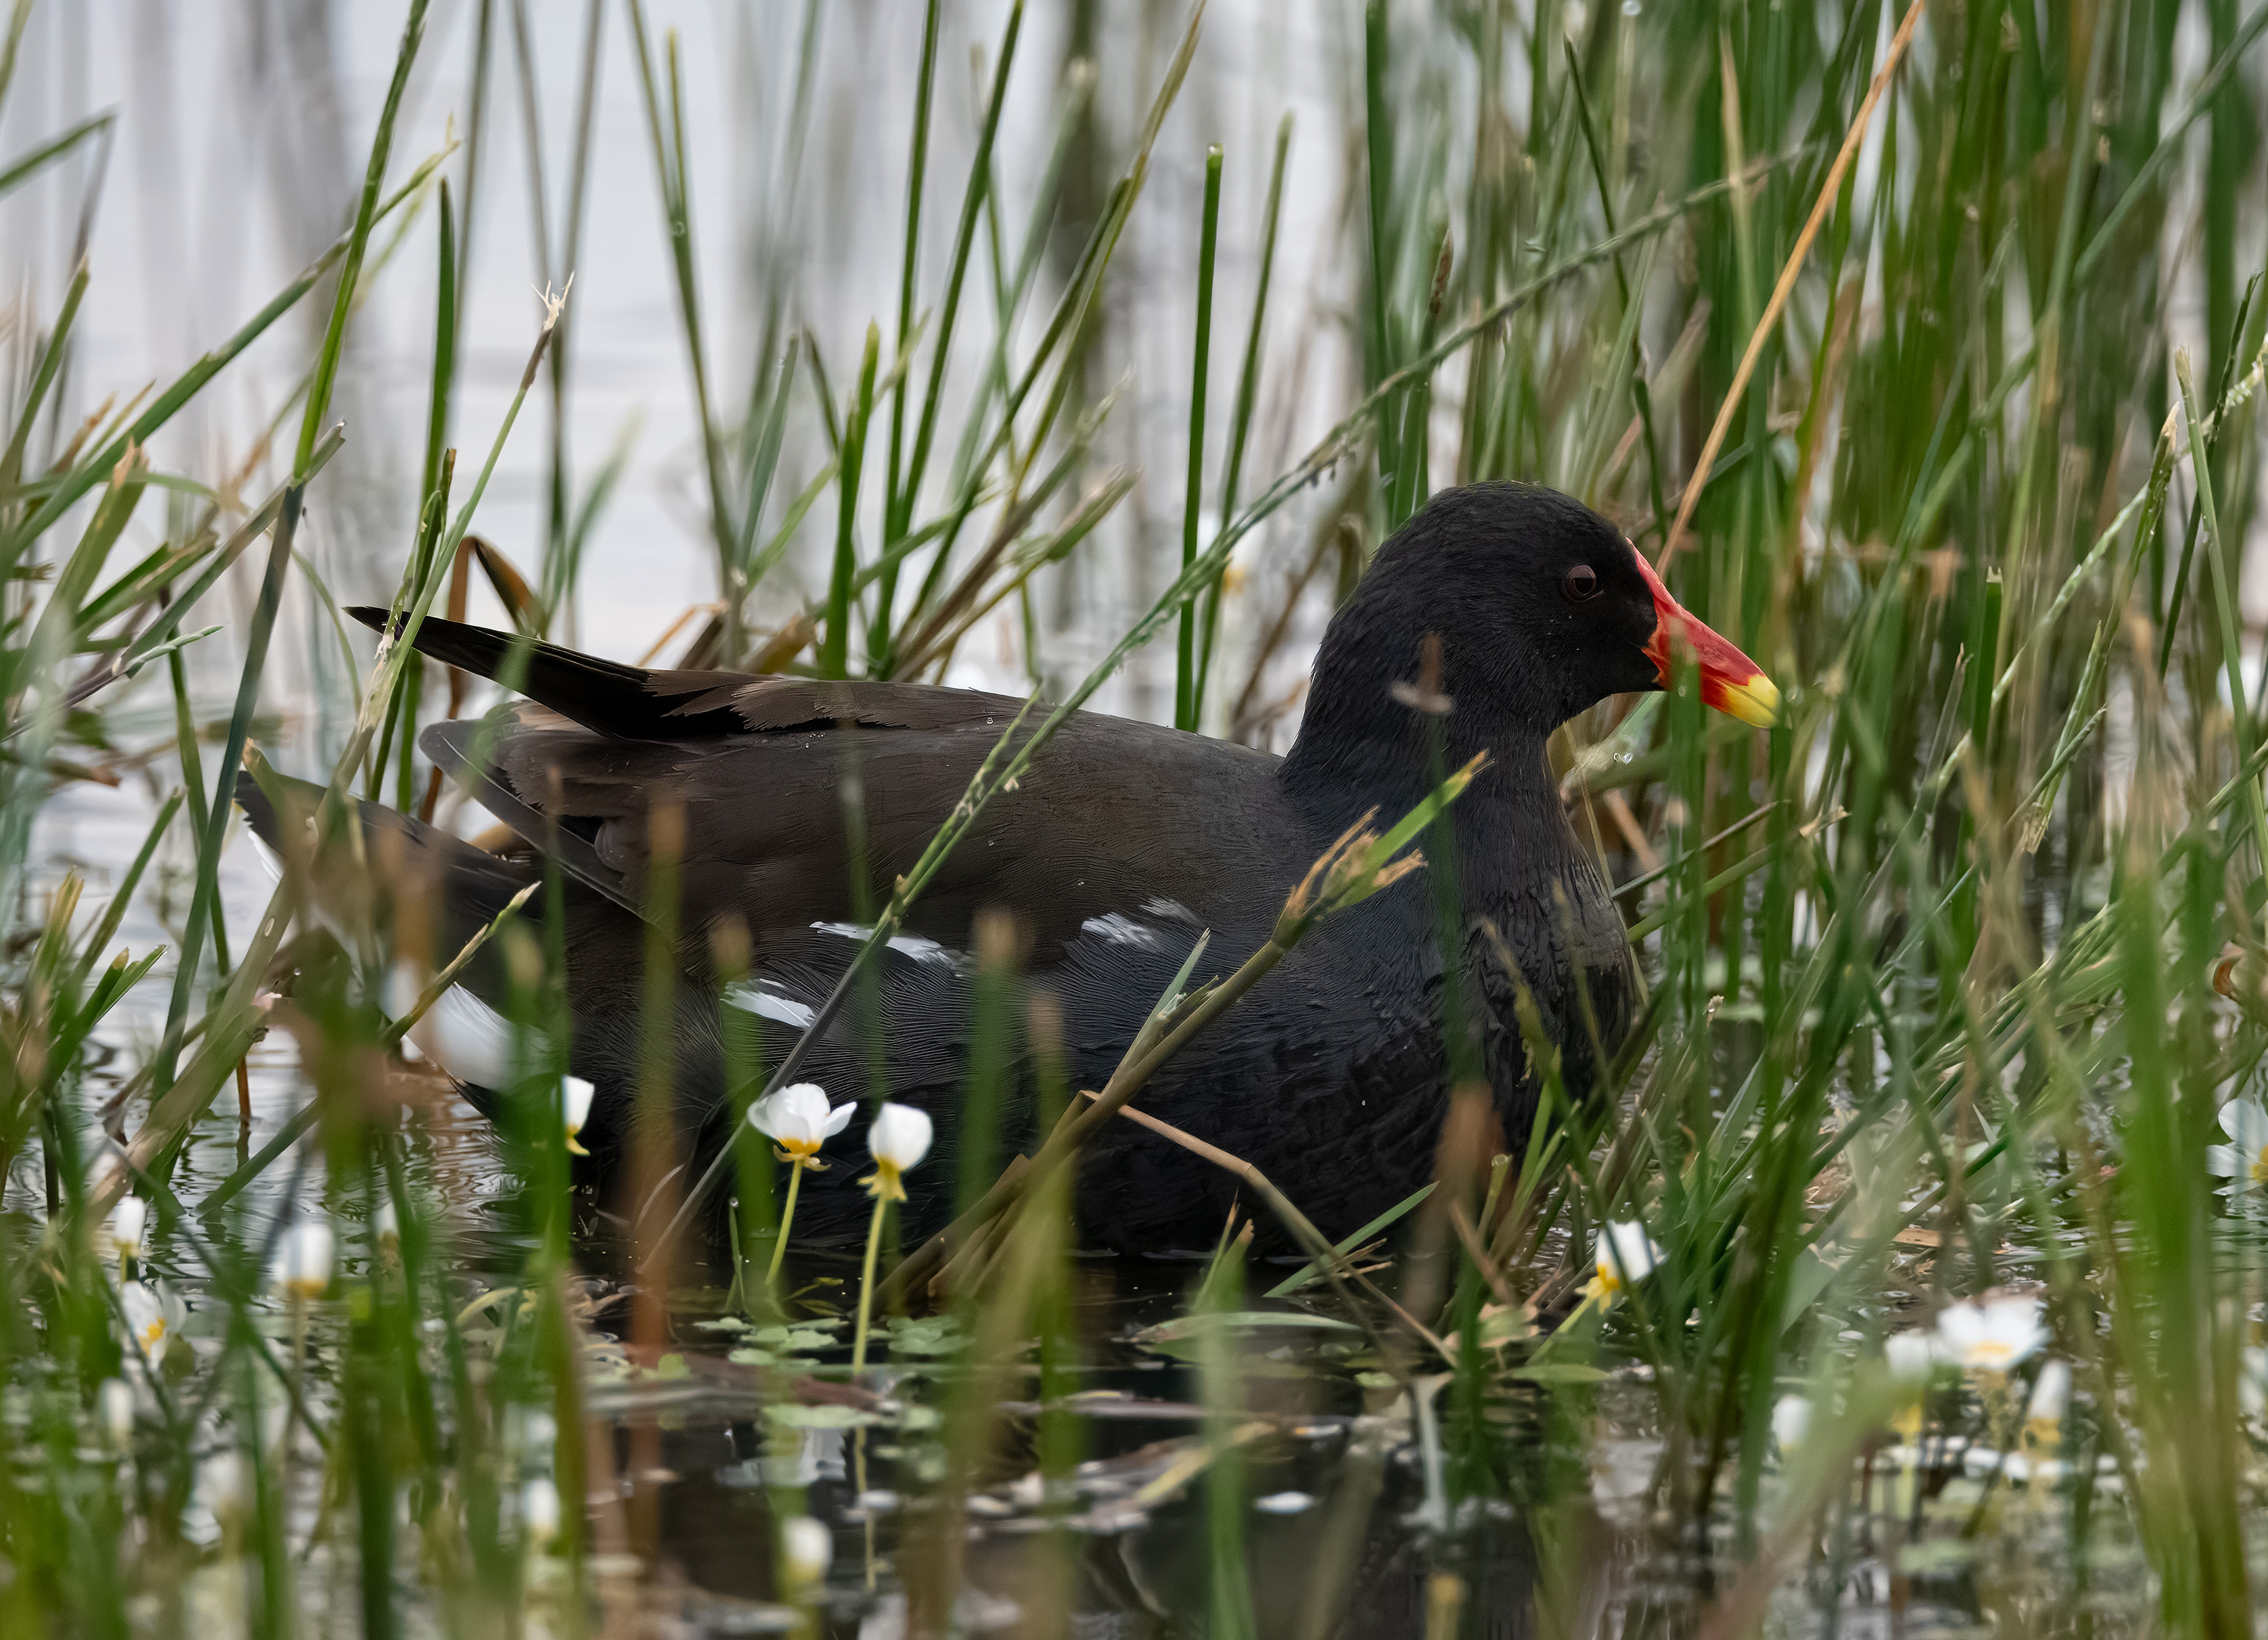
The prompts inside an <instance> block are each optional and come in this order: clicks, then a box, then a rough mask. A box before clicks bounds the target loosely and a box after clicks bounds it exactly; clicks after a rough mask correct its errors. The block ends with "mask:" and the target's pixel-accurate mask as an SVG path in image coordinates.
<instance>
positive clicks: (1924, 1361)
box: [1882, 1333, 1937, 1387]
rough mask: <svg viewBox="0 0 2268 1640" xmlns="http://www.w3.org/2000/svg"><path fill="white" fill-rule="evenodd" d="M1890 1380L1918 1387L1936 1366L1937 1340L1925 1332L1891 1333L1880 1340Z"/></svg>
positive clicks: (1924, 1382) (1926, 1381) (1927, 1379)
mask: <svg viewBox="0 0 2268 1640" xmlns="http://www.w3.org/2000/svg"><path fill="white" fill-rule="evenodd" d="M1882 1362H1883V1364H1884V1365H1886V1366H1888V1367H1889V1370H1890V1378H1891V1381H1892V1382H1894V1383H1897V1384H1904V1385H1912V1386H1915V1387H1918V1386H1919V1385H1924V1384H1926V1383H1928V1382H1929V1375H1930V1374H1931V1372H1933V1370H1936V1367H1937V1341H1936V1340H1935V1339H1933V1338H1932V1337H1931V1336H1930V1335H1929V1334H1928V1333H1891V1334H1890V1336H1889V1337H1888V1338H1886V1339H1884V1340H1883V1341H1882Z"/></svg>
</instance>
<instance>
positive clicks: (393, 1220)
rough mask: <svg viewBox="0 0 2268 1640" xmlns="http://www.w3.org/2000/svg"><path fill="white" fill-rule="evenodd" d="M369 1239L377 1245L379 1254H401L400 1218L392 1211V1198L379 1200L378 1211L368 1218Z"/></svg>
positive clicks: (382, 1197)
mask: <svg viewBox="0 0 2268 1640" xmlns="http://www.w3.org/2000/svg"><path fill="white" fill-rule="evenodd" d="M370 1238H371V1240H372V1241H373V1242H375V1243H376V1244H377V1245H378V1249H379V1252H385V1253H389V1254H391V1253H397V1252H401V1215H399V1214H397V1213H395V1212H394V1198H393V1197H391V1196H380V1197H379V1200H378V1211H377V1212H375V1213H373V1214H372V1215H371V1218H370Z"/></svg>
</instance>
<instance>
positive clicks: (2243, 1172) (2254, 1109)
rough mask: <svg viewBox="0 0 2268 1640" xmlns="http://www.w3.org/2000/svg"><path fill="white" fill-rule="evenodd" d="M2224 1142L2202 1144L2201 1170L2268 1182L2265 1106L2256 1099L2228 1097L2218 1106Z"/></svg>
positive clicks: (2267, 1111) (2257, 1182)
mask: <svg viewBox="0 0 2268 1640" xmlns="http://www.w3.org/2000/svg"><path fill="white" fill-rule="evenodd" d="M2220 1131H2221V1132H2222V1133H2223V1134H2226V1135H2228V1143H2227V1144H2225V1145H2207V1146H2206V1147H2205V1171H2206V1172H2207V1173H2209V1174H2211V1175H2212V1176H2213V1178H2231V1179H2236V1180H2238V1181H2240V1182H2243V1183H2250V1184H2253V1185H2262V1186H2268V1106H2264V1105H2263V1104H2261V1103H2260V1101H2259V1100H2257V1099H2231V1100H2230V1101H2229V1102H2228V1104H2224V1105H2222V1106H2221V1107H2220Z"/></svg>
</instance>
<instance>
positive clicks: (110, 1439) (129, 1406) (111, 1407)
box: [94, 1378, 134, 1453]
mask: <svg viewBox="0 0 2268 1640" xmlns="http://www.w3.org/2000/svg"><path fill="white" fill-rule="evenodd" d="M94 1424H95V1428H97V1429H100V1430H101V1431H102V1438H103V1442H104V1444H106V1445H107V1446H108V1447H109V1448H110V1450H111V1451H112V1452H120V1453H123V1452H125V1451H126V1450H127V1449H128V1448H129V1447H130V1446H132V1445H133V1444H134V1391H133V1390H132V1388H131V1387H130V1386H129V1385H128V1384H127V1382H126V1380H125V1379H124V1378H105V1379H103V1381H102V1382H101V1384H100V1385H98V1386H97V1387H96V1389H95V1392H94Z"/></svg>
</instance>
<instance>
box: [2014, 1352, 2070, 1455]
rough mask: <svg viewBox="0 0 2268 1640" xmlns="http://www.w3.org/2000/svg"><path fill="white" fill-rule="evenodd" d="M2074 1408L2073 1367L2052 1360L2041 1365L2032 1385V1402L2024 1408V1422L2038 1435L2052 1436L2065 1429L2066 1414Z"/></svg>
mask: <svg viewBox="0 0 2268 1640" xmlns="http://www.w3.org/2000/svg"><path fill="white" fill-rule="evenodd" d="M2070 1409H2071V1368H2070V1366H2069V1365H2068V1364H2067V1363H2064V1362H2061V1361H2051V1362H2049V1363H2046V1364H2045V1365H2043V1367H2041V1368H2040V1376H2039V1378H2038V1379H2037V1380H2036V1382H2035V1383H2034V1384H2033V1385H2032V1400H2031V1404H2030V1405H2029V1406H2028V1407H2025V1409H2024V1424H2025V1427H2026V1428H2027V1429H2029V1430H2030V1431H2031V1433H2032V1434H2033V1435H2034V1436H2035V1437H2037V1438H2040V1439H2043V1440H2053V1439H2055V1438H2056V1437H2058V1436H2060V1435H2061V1434H2062V1433H2063V1415H2064V1414H2065V1413H2066V1412H2068V1411H2069V1410H2070Z"/></svg>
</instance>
